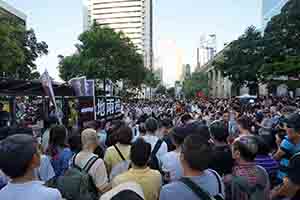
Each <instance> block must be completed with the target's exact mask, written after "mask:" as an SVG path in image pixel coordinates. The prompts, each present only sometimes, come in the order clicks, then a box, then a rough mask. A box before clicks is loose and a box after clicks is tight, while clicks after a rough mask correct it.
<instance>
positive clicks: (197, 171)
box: [160, 135, 224, 200]
mask: <svg viewBox="0 0 300 200" xmlns="http://www.w3.org/2000/svg"><path fill="white" fill-rule="evenodd" d="M211 157H212V148H211V146H210V144H209V143H208V142H207V141H205V140H203V137H202V136H201V135H190V136H188V137H187V138H186V139H185V141H184V143H183V146H182V151H181V155H180V160H181V164H182V167H183V175H184V177H183V179H180V180H179V181H176V182H172V183H170V184H167V185H165V186H163V187H162V190H161V193H160V200H182V199H188V200H199V199H205V197H200V196H198V194H197V192H196V191H194V190H195V188H197V190H198V191H199V190H201V191H203V192H204V193H206V194H207V195H209V196H217V195H221V196H223V197H224V185H223V183H222V181H221V177H220V176H219V175H218V174H217V172H215V171H213V170H209V169H208V168H209V164H210V159H211ZM186 182H188V183H186ZM190 185H193V187H190ZM206 199H207V198H206Z"/></svg>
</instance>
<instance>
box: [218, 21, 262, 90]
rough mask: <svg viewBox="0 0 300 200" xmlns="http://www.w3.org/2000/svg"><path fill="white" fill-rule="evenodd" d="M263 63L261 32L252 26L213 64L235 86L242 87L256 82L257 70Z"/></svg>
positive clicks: (257, 77)
mask: <svg viewBox="0 0 300 200" xmlns="http://www.w3.org/2000/svg"><path fill="white" fill-rule="evenodd" d="M263 63H264V59H263V39H262V35H261V32H259V31H258V30H257V29H256V28H255V27H254V26H250V27H249V28H247V30H246V31H245V33H244V34H243V35H242V36H241V37H239V38H238V39H237V40H235V41H233V42H232V43H231V44H230V45H229V46H228V47H227V48H226V49H225V50H224V52H223V56H222V57H221V58H220V59H219V60H216V61H215V62H214V65H215V66H216V68H217V69H218V70H221V71H222V72H223V75H224V76H226V77H228V78H229V80H231V81H232V82H233V83H234V84H235V85H238V86H243V85H247V86H249V84H251V83H253V82H254V83H256V82H258V79H259V74H258V73H259V68H260V66H261V65H262V64H263Z"/></svg>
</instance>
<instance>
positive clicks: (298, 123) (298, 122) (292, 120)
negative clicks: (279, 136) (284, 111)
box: [283, 112, 300, 129]
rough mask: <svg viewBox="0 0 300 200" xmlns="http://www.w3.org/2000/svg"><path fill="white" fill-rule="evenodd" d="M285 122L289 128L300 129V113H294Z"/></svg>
mask: <svg viewBox="0 0 300 200" xmlns="http://www.w3.org/2000/svg"><path fill="white" fill-rule="evenodd" d="M283 122H284V123H286V125H287V127H288V128H296V129H300V113H299V112H294V113H292V114H290V115H288V116H287V117H286V118H285V119H284V120H283Z"/></svg>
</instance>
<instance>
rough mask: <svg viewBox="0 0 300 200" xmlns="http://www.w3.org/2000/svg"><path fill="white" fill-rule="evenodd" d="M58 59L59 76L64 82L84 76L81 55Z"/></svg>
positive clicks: (60, 56) (59, 57)
mask: <svg viewBox="0 0 300 200" xmlns="http://www.w3.org/2000/svg"><path fill="white" fill-rule="evenodd" d="M58 59H59V63H58V70H59V75H60V78H62V79H63V80H65V81H68V80H70V79H72V78H74V77H76V76H82V75H84V71H83V68H82V67H81V61H80V56H79V54H73V55H71V56H65V57H64V56H62V55H59V56H58Z"/></svg>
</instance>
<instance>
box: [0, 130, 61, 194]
mask: <svg viewBox="0 0 300 200" xmlns="http://www.w3.org/2000/svg"><path fill="white" fill-rule="evenodd" d="M39 165H40V154H39V150H38V145H37V143H36V142H35V140H34V138H33V137H32V136H29V135H23V134H19V135H12V136H9V137H7V138H6V139H4V140H2V141H1V142H0V169H1V170H2V171H3V172H4V173H5V174H6V175H7V176H8V177H9V178H10V179H11V181H10V182H9V183H8V184H7V185H6V186H5V187H4V188H2V189H1V190H0V199H3V200H21V199H30V200H61V199H62V197H61V194H60V192H59V191H58V190H56V189H52V188H47V187H45V186H44V185H43V182H41V181H37V180H36V176H35V173H34V172H35V169H36V168H38V167H39Z"/></svg>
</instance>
